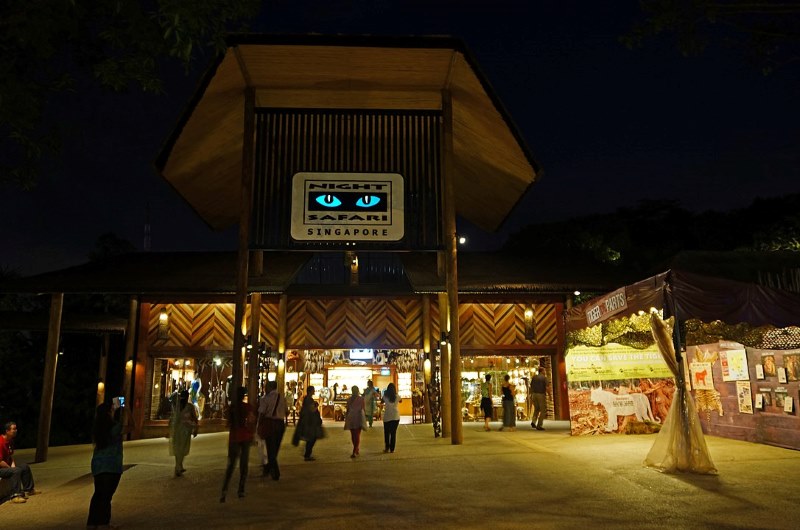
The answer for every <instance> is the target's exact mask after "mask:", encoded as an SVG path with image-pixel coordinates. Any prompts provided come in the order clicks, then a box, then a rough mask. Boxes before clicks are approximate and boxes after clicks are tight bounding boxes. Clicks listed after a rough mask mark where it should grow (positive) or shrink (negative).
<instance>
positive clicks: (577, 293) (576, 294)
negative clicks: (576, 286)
mask: <svg viewBox="0 0 800 530" xmlns="http://www.w3.org/2000/svg"><path fill="white" fill-rule="evenodd" d="M572 294H574V295H575V296H580V295H581V292H580V291H575V292H574V293H572Z"/></svg>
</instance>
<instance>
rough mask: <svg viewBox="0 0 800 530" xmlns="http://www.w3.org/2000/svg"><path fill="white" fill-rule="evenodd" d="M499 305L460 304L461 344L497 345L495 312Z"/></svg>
mask: <svg viewBox="0 0 800 530" xmlns="http://www.w3.org/2000/svg"><path fill="white" fill-rule="evenodd" d="M498 305H499V304H472V303H467V304H459V306H458V326H459V328H458V329H459V336H460V337H461V344H464V345H481V344H495V340H494V338H495V319H494V314H495V310H496V308H497V306H498Z"/></svg>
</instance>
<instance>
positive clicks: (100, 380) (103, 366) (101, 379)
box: [94, 333, 130, 407]
mask: <svg viewBox="0 0 800 530" xmlns="http://www.w3.org/2000/svg"><path fill="white" fill-rule="evenodd" d="M110 349H111V335H110V334H109V333H103V344H102V345H101V347H100V362H99V363H98V366H97V394H96V395H95V398H94V405H95V407H96V406H98V405H100V404H101V403H102V402H103V401H105V399H106V383H107V382H108V379H107V377H106V374H107V372H108V351H109V350H110ZM128 406H130V402H129V405H128Z"/></svg>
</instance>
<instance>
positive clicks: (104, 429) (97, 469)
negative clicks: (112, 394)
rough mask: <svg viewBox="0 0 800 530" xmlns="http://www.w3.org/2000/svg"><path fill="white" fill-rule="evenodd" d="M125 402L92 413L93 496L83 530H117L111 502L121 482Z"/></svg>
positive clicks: (118, 402) (101, 406)
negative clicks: (114, 529)
mask: <svg viewBox="0 0 800 530" xmlns="http://www.w3.org/2000/svg"><path fill="white" fill-rule="evenodd" d="M122 399H124V398H114V399H113V401H112V402H111V403H101V404H100V405H98V407H97V409H96V410H95V416H94V425H93V426H92V441H93V442H94V451H93V452H92V476H93V477H94V495H92V500H91V502H90V503H89V517H88V519H87V520H86V528H87V529H89V528H117V527H116V526H112V525H111V524H110V523H111V498H112V497H113V496H114V492H115V491H117V486H119V481H120V479H121V478H122V437H123V435H124V434H125V433H124V432H123V425H125V424H126V423H125V421H124V420H125V419H126V416H127V414H126V409H125V408H124V406H123V405H124V401H121V400H122Z"/></svg>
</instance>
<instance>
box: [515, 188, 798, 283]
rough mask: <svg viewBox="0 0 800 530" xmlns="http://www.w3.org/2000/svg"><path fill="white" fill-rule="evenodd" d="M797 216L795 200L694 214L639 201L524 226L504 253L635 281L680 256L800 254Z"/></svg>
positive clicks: (669, 205)
mask: <svg viewBox="0 0 800 530" xmlns="http://www.w3.org/2000/svg"><path fill="white" fill-rule="evenodd" d="M799 212H800V194H795V195H788V196H785V197H780V198H773V199H760V198H759V199H756V200H755V201H754V202H753V204H752V205H751V206H749V207H748V208H744V209H738V210H731V211H728V212H714V211H707V212H703V213H699V214H698V213H692V212H689V211H687V210H685V209H683V208H681V207H679V206H678V204H677V202H676V201H641V202H640V203H639V204H638V205H637V206H636V207H635V208H621V209H619V210H617V211H616V212H614V213H609V214H594V215H589V216H585V217H578V218H574V219H569V220H566V221H561V222H555V223H545V224H538V225H529V226H527V227H525V228H523V229H522V230H520V231H519V232H516V233H514V234H512V235H511V236H510V237H509V239H508V241H507V242H506V244H505V246H504V248H503V250H505V251H509V252H514V253H516V254H523V255H525V254H530V255H534V254H549V255H561V256H564V257H567V258H571V259H577V260H582V261H586V262H593V263H598V264H600V263H602V264H610V265H613V266H617V267H620V268H622V267H624V268H625V269H626V270H627V271H629V272H630V273H632V274H633V275H634V276H635V275H640V274H646V273H652V272H655V271H658V270H659V269H660V268H661V267H664V266H666V264H667V263H668V262H669V260H670V258H672V257H673V256H674V255H675V254H677V253H678V252H680V251H682V250H714V251H733V250H791V251H797V252H800V213H799Z"/></svg>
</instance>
